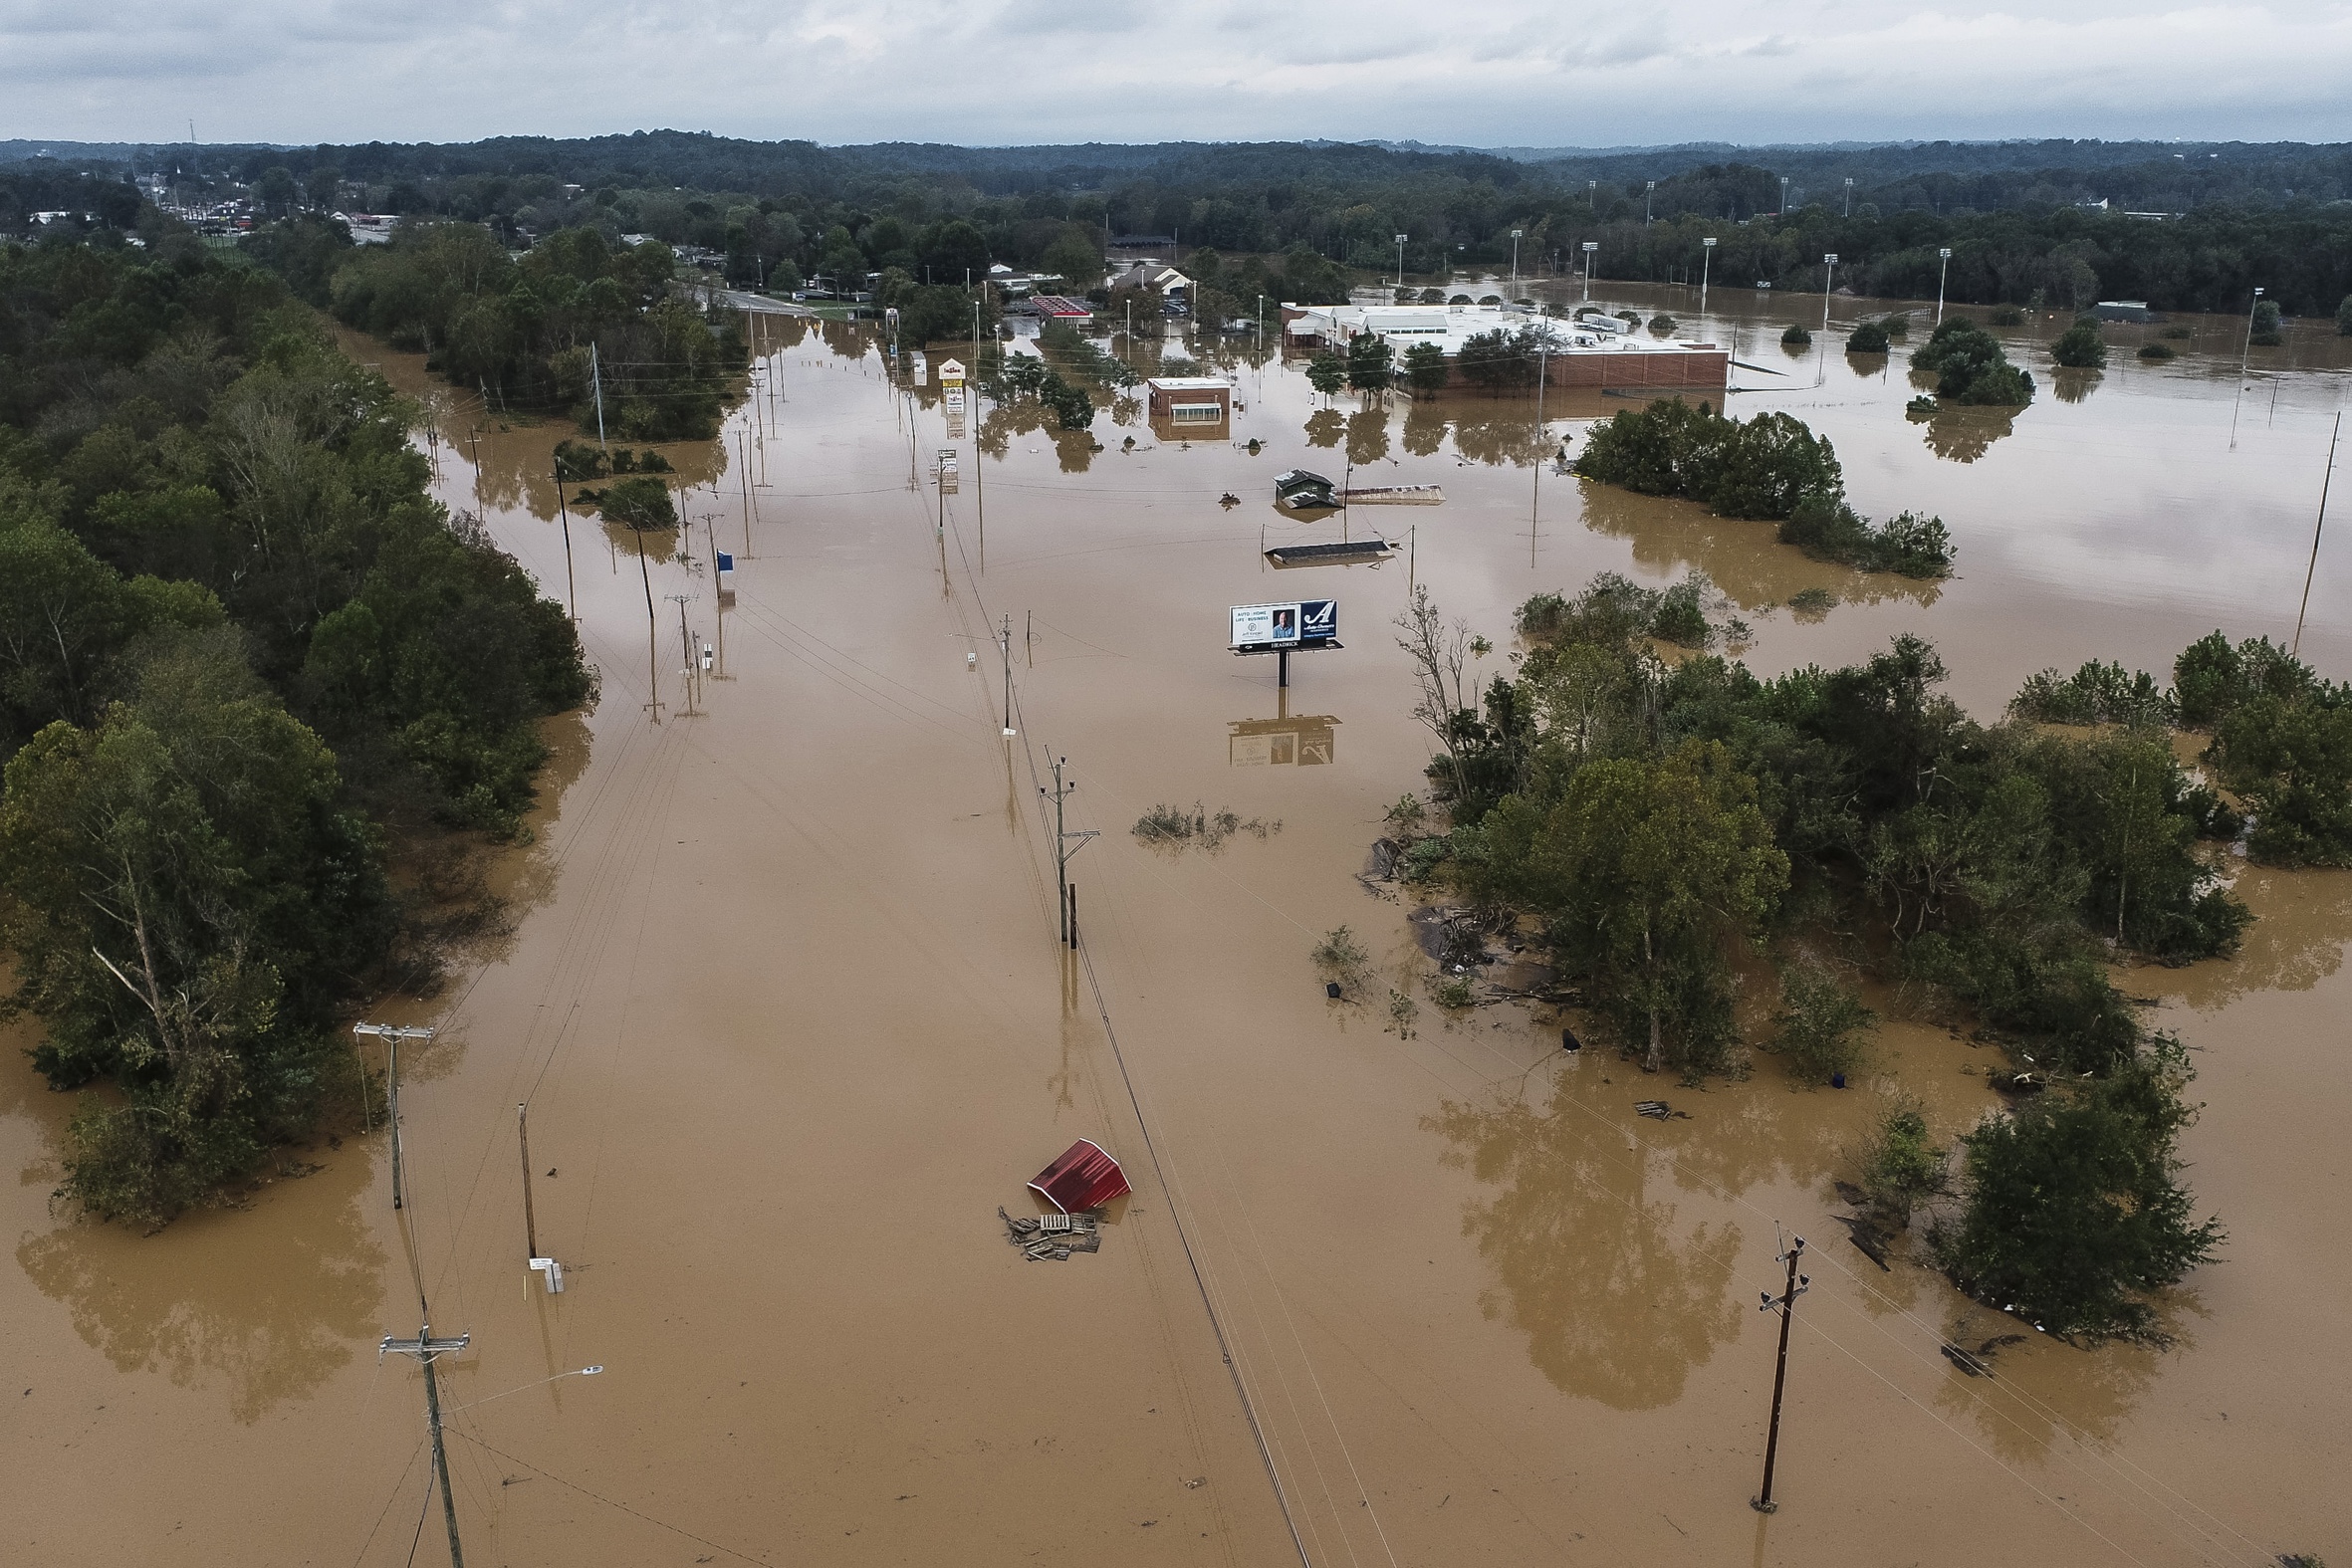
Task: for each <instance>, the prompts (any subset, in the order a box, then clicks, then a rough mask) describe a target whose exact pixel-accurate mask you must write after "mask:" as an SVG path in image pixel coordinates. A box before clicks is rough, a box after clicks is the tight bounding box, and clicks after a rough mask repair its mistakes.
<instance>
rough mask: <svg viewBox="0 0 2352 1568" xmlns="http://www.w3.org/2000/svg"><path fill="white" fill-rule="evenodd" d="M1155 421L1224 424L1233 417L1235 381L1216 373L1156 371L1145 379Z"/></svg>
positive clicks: (1175, 424) (1145, 388)
mask: <svg viewBox="0 0 2352 1568" xmlns="http://www.w3.org/2000/svg"><path fill="white" fill-rule="evenodd" d="M1143 385H1144V390H1145V392H1146V394H1147V397H1148V406H1149V410H1150V413H1151V417H1152V419H1153V421H1154V422H1158V421H1161V420H1165V421H1166V422H1167V423H1168V424H1169V425H1171V426H1177V427H1183V426H1192V425H1204V426H1205V425H1223V424H1224V423H1225V422H1226V421H1227V420H1229V419H1231V418H1232V417H1233V383H1232V382H1231V381H1226V380H1221V379H1220V378H1218V377H1216V376H1213V375H1155V376H1153V377H1152V378H1151V379H1150V380H1148V381H1145V382H1144V383H1143Z"/></svg>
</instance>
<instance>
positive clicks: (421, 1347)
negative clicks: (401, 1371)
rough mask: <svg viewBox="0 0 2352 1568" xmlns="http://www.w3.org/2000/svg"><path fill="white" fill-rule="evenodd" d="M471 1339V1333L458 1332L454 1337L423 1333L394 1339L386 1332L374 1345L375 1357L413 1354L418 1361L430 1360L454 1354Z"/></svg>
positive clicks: (472, 1337)
mask: <svg viewBox="0 0 2352 1568" xmlns="http://www.w3.org/2000/svg"><path fill="white" fill-rule="evenodd" d="M473 1341H474V1336H473V1335H472V1334H460V1335H458V1336H457V1337H456V1338H455V1339H431V1338H427V1337H425V1336H423V1335H419V1336H418V1337H417V1338H415V1339H396V1338H394V1337H393V1336H392V1335H390V1334H386V1335H384V1337H383V1343H382V1344H380V1345H378V1346H376V1347H375V1359H376V1360H378V1361H381V1360H382V1359H383V1358H384V1357H386V1356H414V1357H416V1358H417V1359H418V1360H419V1361H431V1360H433V1359H435V1358H436V1357H440V1356H454V1355H456V1354H457V1353H458V1352H459V1351H461V1350H463V1349H465V1348H466V1346H468V1345H470V1344H472V1343H473Z"/></svg>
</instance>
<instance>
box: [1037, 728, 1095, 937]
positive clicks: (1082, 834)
mask: <svg viewBox="0 0 2352 1568" xmlns="http://www.w3.org/2000/svg"><path fill="white" fill-rule="evenodd" d="M1068 766H1069V759H1068V758H1066V757H1057V758H1056V759H1054V893H1055V898H1054V902H1055V904H1056V906H1057V912H1058V916H1059V919H1060V921H1061V941H1062V943H1063V945H1064V946H1067V947H1073V948H1074V947H1076V946H1077V945H1078V895H1077V892H1076V890H1075V889H1074V888H1072V887H1071V886H1070V885H1069V858H1070V856H1072V855H1074V854H1076V853H1077V852H1078V850H1079V849H1083V848H1085V847H1086V840H1087V839H1089V838H1094V837H1098V836H1099V834H1098V833H1097V831H1096V830H1095V829H1093V828H1091V827H1086V828H1080V829H1079V830H1078V831H1076V832H1074V833H1073V832H1071V831H1070V830H1069V827H1068V824H1067V822H1066V820H1065V817H1064V813H1063V809H1062V802H1063V801H1065V800H1067V799H1068V798H1069V796H1070V793H1071V791H1073V790H1075V789H1076V788H1077V785H1076V784H1065V783H1063V782H1062V778H1061V771H1062V770H1063V769H1064V768H1067V767H1068ZM1045 792H1046V786H1045V785H1044V784H1040V785H1038V793H1040V794H1044V793H1045ZM1073 839H1074V840H1075V841H1076V845H1077V847H1076V848H1072V847H1070V845H1071V840H1073Z"/></svg>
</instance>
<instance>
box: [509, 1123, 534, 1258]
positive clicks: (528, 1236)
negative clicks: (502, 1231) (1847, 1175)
mask: <svg viewBox="0 0 2352 1568" xmlns="http://www.w3.org/2000/svg"><path fill="white" fill-rule="evenodd" d="M515 1137H516V1138H517V1139H518V1140H519V1141H520V1142H521V1144H522V1147H523V1256H524V1257H525V1258H526V1259H535V1258H537V1257H538V1256H539V1220H538V1218H537V1217H536V1216H535V1215H533V1214H532V1212H531V1107H530V1106H529V1105H527V1104H521V1103H518V1104H517V1105H516V1106H515Z"/></svg>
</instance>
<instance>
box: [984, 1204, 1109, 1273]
mask: <svg viewBox="0 0 2352 1568" xmlns="http://www.w3.org/2000/svg"><path fill="white" fill-rule="evenodd" d="M1102 1214H1103V1211H1101V1210H1100V1209H1081V1210H1079V1211H1078V1212H1077V1213H1076V1214H1074V1215H1009V1214H1007V1213H1005V1211H1004V1210H1003V1209H1002V1208H999V1209H998V1210H997V1218H998V1219H999V1220H1002V1221H1004V1222H1005V1239H1006V1240H1008V1241H1010V1242H1012V1243H1013V1244H1014V1245H1015V1246H1017V1247H1019V1248H1021V1255H1022V1256H1024V1257H1026V1258H1028V1259H1029V1260H1030V1261H1031V1262H1033V1263H1044V1262H1057V1263H1062V1262H1067V1261H1068V1260H1069V1255H1070V1254H1071V1253H1072V1252H1098V1251H1100V1250H1101V1249H1102Z"/></svg>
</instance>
